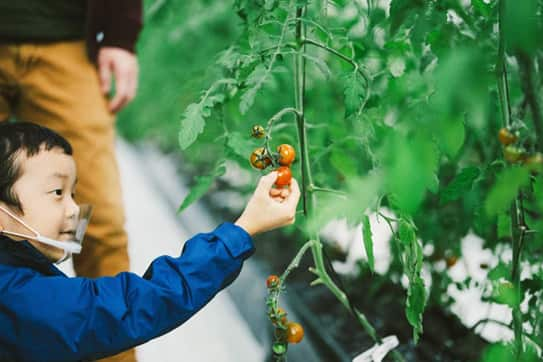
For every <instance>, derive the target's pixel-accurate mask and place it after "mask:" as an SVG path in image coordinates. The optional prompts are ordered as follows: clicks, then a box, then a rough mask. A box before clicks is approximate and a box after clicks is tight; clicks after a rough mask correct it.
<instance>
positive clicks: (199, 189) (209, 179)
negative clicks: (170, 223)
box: [177, 161, 226, 213]
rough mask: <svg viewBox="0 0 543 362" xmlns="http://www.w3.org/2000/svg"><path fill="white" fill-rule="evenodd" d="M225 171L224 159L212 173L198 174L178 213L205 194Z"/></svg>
mask: <svg viewBox="0 0 543 362" xmlns="http://www.w3.org/2000/svg"><path fill="white" fill-rule="evenodd" d="M225 172H226V166H225V164H224V161H222V162H219V163H218V164H217V166H216V167H215V169H214V170H213V172H212V173H211V175H207V176H196V182H195V184H194V186H192V187H191V189H190V192H189V194H188V195H187V196H186V197H185V199H184V200H183V202H182V203H181V206H179V209H178V210H177V213H180V212H182V211H183V210H185V209H186V208H187V207H189V206H190V205H191V204H192V203H193V202H195V201H196V200H198V199H199V198H201V197H202V196H204V195H205V194H206V193H207V191H208V190H209V188H210V187H211V185H213V182H214V181H215V179H216V178H217V177H219V176H222V175H224V174H225Z"/></svg>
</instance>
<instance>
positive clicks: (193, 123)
mask: <svg viewBox="0 0 543 362" xmlns="http://www.w3.org/2000/svg"><path fill="white" fill-rule="evenodd" d="M222 102H224V94H214V95H207V93H206V95H204V97H203V98H202V99H201V100H200V102H199V103H192V104H189V106H188V107H187V108H186V110H185V112H184V113H183V117H182V118H181V126H180V129H179V136H178V141H179V146H180V147H181V149H182V150H185V149H187V148H188V147H189V146H190V145H192V144H193V143H194V141H196V139H197V138H198V136H199V135H200V134H201V133H202V132H203V131H204V127H205V118H208V117H209V116H211V111H212V109H213V107H215V105H217V104H219V103H222Z"/></svg>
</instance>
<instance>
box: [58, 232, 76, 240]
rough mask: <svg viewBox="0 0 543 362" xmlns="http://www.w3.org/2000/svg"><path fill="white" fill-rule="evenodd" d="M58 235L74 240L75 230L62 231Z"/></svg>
mask: <svg viewBox="0 0 543 362" xmlns="http://www.w3.org/2000/svg"><path fill="white" fill-rule="evenodd" d="M60 235H61V236H67V237H69V238H70V239H74V238H75V230H68V231H62V232H61V233H60Z"/></svg>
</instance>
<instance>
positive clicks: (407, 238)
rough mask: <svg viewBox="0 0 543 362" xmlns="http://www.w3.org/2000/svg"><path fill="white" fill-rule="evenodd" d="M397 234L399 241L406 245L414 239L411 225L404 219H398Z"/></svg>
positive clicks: (414, 235)
mask: <svg viewBox="0 0 543 362" xmlns="http://www.w3.org/2000/svg"><path fill="white" fill-rule="evenodd" d="M398 234H399V237H400V241H401V242H402V243H403V244H404V245H405V246H408V245H410V244H411V243H412V242H415V241H416V234H415V230H414V228H413V226H412V225H411V224H410V223H408V222H407V221H405V220H404V219H402V220H400V227H399V229H398Z"/></svg>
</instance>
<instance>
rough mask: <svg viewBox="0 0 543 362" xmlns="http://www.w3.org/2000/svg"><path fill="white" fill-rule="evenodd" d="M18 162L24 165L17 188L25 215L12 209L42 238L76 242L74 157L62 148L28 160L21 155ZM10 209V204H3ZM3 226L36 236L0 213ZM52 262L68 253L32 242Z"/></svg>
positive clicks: (42, 152) (14, 187) (43, 152)
mask: <svg viewBox="0 0 543 362" xmlns="http://www.w3.org/2000/svg"><path fill="white" fill-rule="evenodd" d="M16 162H18V163H19V165H20V166H21V173H22V175H21V177H20V178H19V179H18V180H17V181H16V182H15V184H14V185H13V191H14V193H15V194H16V195H17V197H18V198H19V201H20V203H21V206H22V209H23V211H24V214H21V213H20V212H18V211H16V210H14V209H11V211H12V212H14V213H16V215H17V216H18V217H19V218H21V219H22V220H23V221H24V222H25V223H27V224H28V226H30V227H32V228H33V229H34V230H36V231H37V232H39V233H40V234H41V235H43V236H45V237H48V238H51V239H56V240H60V241H68V240H73V239H74V232H75V228H76V226H77V225H76V224H77V219H78V215H79V207H78V206H77V204H76V203H75V201H74V199H73V197H74V193H75V184H76V181H77V180H76V167H75V162H74V160H73V158H72V156H69V155H66V154H65V153H64V152H63V151H62V150H61V149H59V148H53V149H52V150H50V151H46V150H42V151H40V152H39V153H38V154H37V155H34V156H32V157H31V158H27V157H26V155H25V154H20V155H19V156H18V157H17V160H16ZM0 205H2V206H4V207H6V205H4V204H2V203H0ZM0 225H2V226H3V227H4V228H5V229H6V230H9V231H13V232H18V233H22V234H25V235H33V233H32V232H31V231H30V230H27V229H26V228H25V227H24V226H23V225H21V224H20V223H18V222H17V221H16V220H14V219H13V218H11V217H9V216H8V215H5V213H1V212H0ZM29 242H30V243H31V244H32V245H34V247H36V248H37V249H38V250H40V251H41V252H42V253H43V254H44V255H45V256H46V257H47V258H48V259H50V260H51V261H56V260H58V259H60V258H62V256H63V255H64V251H63V250H61V249H58V248H55V247H53V246H49V245H45V244H42V243H40V242H37V241H33V240H29Z"/></svg>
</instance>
